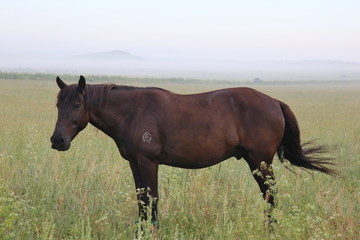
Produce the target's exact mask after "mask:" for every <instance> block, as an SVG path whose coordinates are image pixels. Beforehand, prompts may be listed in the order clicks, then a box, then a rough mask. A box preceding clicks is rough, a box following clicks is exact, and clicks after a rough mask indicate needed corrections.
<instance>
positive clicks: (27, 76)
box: [0, 71, 203, 83]
mask: <svg viewBox="0 0 360 240" xmlns="http://www.w3.org/2000/svg"><path fill="white" fill-rule="evenodd" d="M57 76H59V77H60V78H61V79H64V80H72V81H74V80H76V79H77V78H79V75H75V74H58V75H56V74H54V73H18V72H1V71H0V79H8V80H11V79H14V80H43V81H48V80H54V79H56V77H57ZM84 76H85V78H86V80H87V81H89V82H122V83H131V82H171V83H188V82H203V81H201V80H195V79H183V78H147V77H124V76H108V75H84Z"/></svg>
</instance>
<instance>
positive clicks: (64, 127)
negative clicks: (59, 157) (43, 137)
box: [50, 76, 89, 151]
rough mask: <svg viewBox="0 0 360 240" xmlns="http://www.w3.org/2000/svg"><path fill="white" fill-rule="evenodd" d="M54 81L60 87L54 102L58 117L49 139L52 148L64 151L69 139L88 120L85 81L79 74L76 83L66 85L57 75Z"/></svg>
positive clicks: (69, 142) (67, 147)
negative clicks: (55, 102)
mask: <svg viewBox="0 0 360 240" xmlns="http://www.w3.org/2000/svg"><path fill="white" fill-rule="evenodd" d="M56 83H57V85H58V86H59V88H60V92H59V95H58V99H57V104H56V106H57V108H58V119H57V122H56V126H55V130H54V133H53V135H52V137H51V138H50V141H51V143H52V145H51V147H52V148H53V149H56V150H58V151H66V150H68V149H69V147H70V144H71V141H72V140H73V139H74V138H75V136H76V135H77V134H78V133H79V132H80V131H81V130H83V129H84V128H85V127H86V125H87V124H88V122H89V112H88V110H87V108H86V105H85V94H86V87H85V86H86V82H85V78H84V77H83V76H80V79H79V82H78V84H72V85H66V84H65V83H64V82H63V81H62V80H61V79H60V78H59V77H57V78H56Z"/></svg>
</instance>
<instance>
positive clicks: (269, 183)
mask: <svg viewBox="0 0 360 240" xmlns="http://www.w3.org/2000/svg"><path fill="white" fill-rule="evenodd" d="M272 159H273V156H271V154H259V153H257V154H247V156H246V157H245V160H246V161H247V163H248V164H249V167H250V169H251V171H252V174H253V176H254V178H255V180H256V182H257V183H258V185H259V187H260V191H261V192H262V194H263V197H264V200H265V202H266V203H268V206H267V209H266V210H265V215H266V219H267V222H268V227H269V230H270V231H272V223H273V222H274V221H275V220H274V218H272V216H271V212H272V210H273V208H274V207H275V194H276V191H277V189H276V182H275V176H274V172H273V170H272V165H271V164H272Z"/></svg>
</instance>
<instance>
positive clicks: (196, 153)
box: [160, 146, 233, 169]
mask: <svg viewBox="0 0 360 240" xmlns="http://www.w3.org/2000/svg"><path fill="white" fill-rule="evenodd" d="M231 156H233V154H232V151H231V150H230V149H229V150H225V149H224V147H223V146H218V147H216V146H215V147H213V148H208V147H204V146H192V147H184V148H179V149H178V150H177V151H164V152H163V154H162V156H161V158H160V164H165V165H169V166H174V167H180V168H189V169H195V168H204V167H209V166H212V165H215V164H217V163H219V162H222V161H224V160H225V159H227V158H229V157H231Z"/></svg>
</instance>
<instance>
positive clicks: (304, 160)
mask: <svg viewBox="0 0 360 240" xmlns="http://www.w3.org/2000/svg"><path fill="white" fill-rule="evenodd" d="M279 103H280V107H281V110H282V112H283V115H284V118H285V131H284V136H283V139H282V142H281V144H280V146H279V148H278V151H277V154H278V156H279V159H280V161H281V162H284V159H287V160H289V162H290V163H291V164H292V165H295V166H298V167H302V168H306V169H310V170H315V171H319V172H323V173H326V174H330V175H336V172H335V171H334V170H332V169H330V168H328V167H327V166H326V165H332V162H330V159H329V158H323V157H320V156H319V154H321V153H324V152H325V150H324V147H322V146H319V147H309V148H304V146H305V145H309V144H310V143H309V142H308V143H305V144H303V145H301V142H300V129H299V125H298V122H297V120H296V118H295V115H294V113H293V112H292V111H291V109H290V107H289V106H288V105H286V104H285V103H283V102H280V101H279Z"/></svg>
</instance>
